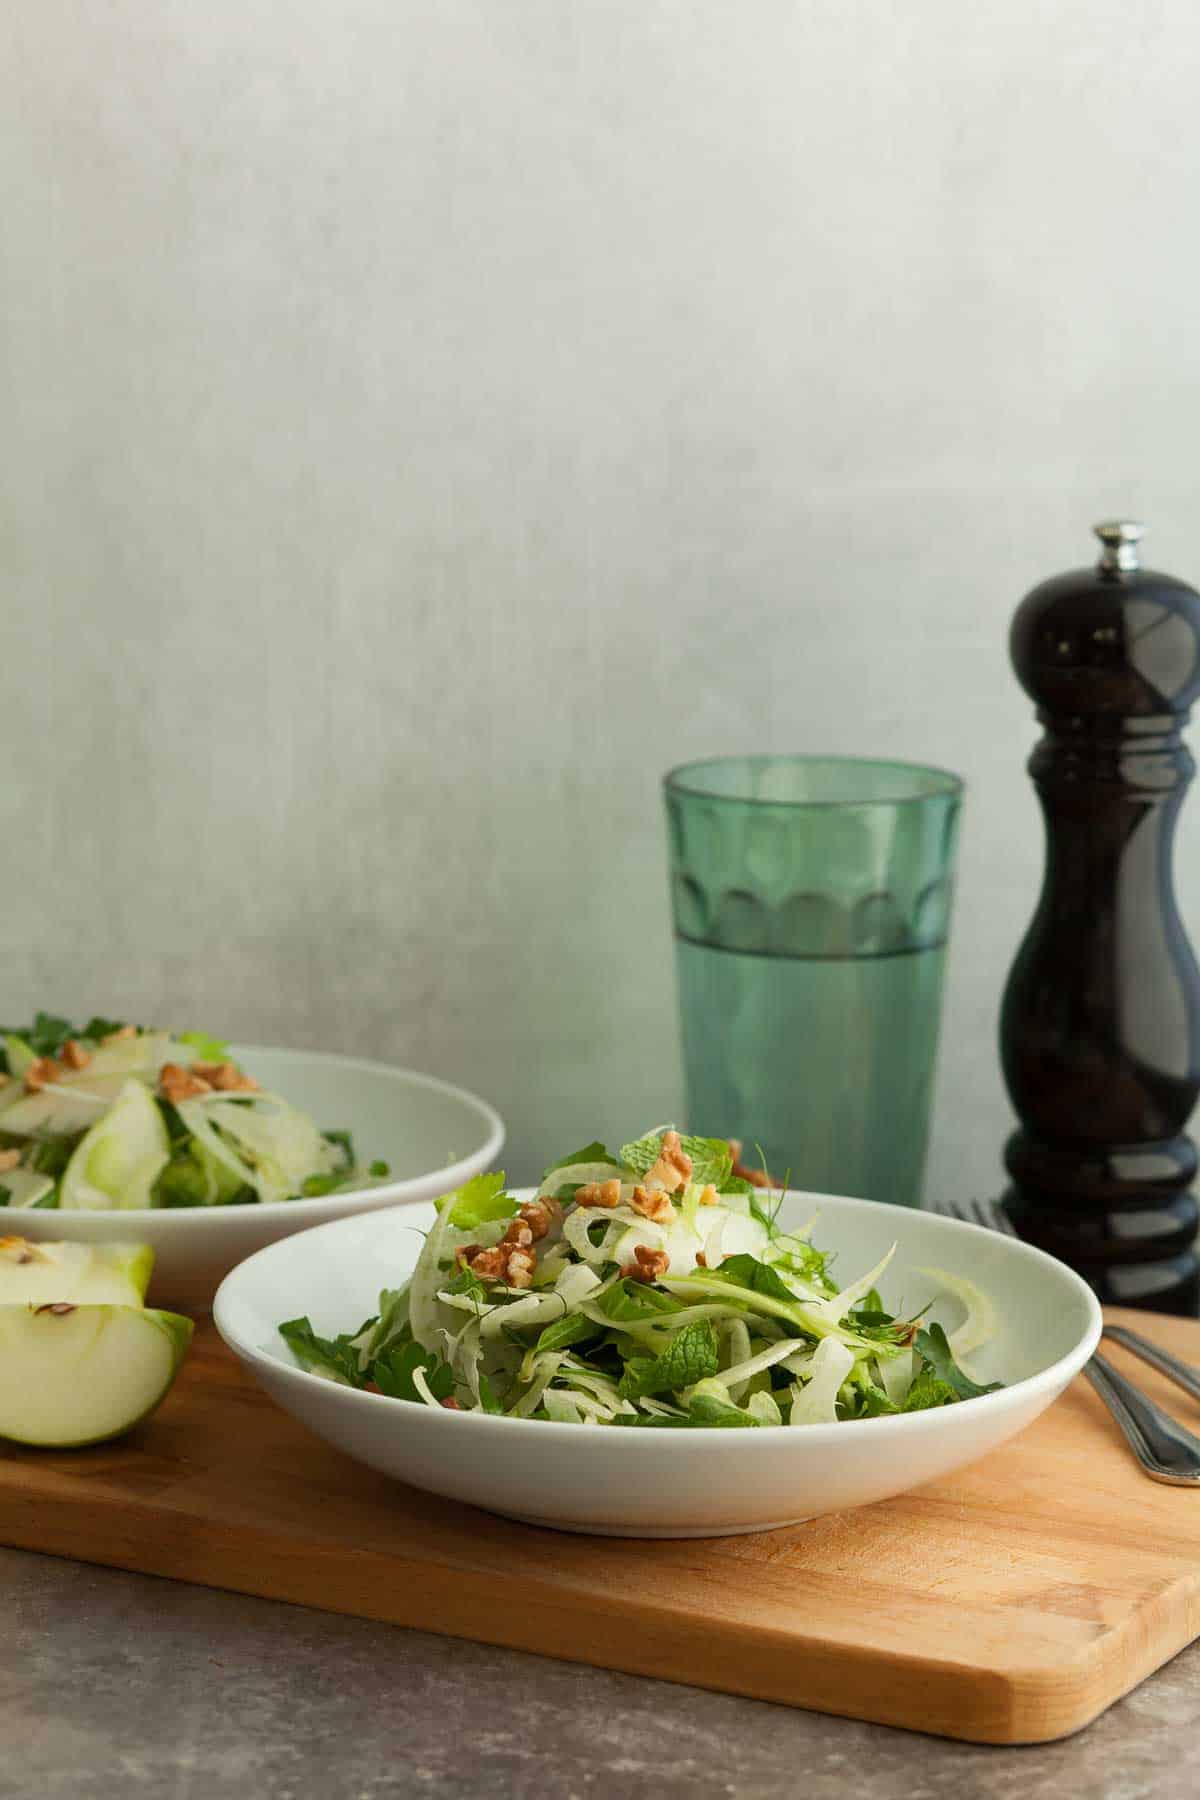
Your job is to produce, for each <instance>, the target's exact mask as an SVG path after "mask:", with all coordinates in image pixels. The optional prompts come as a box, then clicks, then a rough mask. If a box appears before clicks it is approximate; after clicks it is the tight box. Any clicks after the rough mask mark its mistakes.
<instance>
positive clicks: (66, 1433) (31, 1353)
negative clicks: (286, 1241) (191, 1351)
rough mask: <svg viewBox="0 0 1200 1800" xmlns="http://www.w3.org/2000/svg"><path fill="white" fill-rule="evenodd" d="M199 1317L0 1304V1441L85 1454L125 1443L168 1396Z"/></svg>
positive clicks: (134, 1310) (126, 1309) (123, 1309)
mask: <svg viewBox="0 0 1200 1800" xmlns="http://www.w3.org/2000/svg"><path fill="white" fill-rule="evenodd" d="M191 1336H192V1321H191V1320H190V1319H184V1318H180V1317H179V1315H178V1314H177V1313H166V1312H153V1311H146V1310H144V1309H143V1308H142V1307H140V1306H89V1305H83V1306H72V1305H70V1304H69V1303H68V1302H62V1301H60V1302H57V1303H55V1304H50V1305H43V1306H0V1437H7V1438H12V1439H13V1440H14V1441H15V1442H17V1443H18V1444H30V1445H34V1446H37V1447H40V1448H54V1449H77V1448H81V1447H82V1446H83V1445H85V1444H101V1443H104V1442H106V1441H107V1440H108V1439H109V1438H114V1437H120V1436H121V1435H122V1434H123V1433H124V1432H126V1431H130V1430H132V1428H133V1427H134V1426H135V1425H137V1424H140V1422H141V1421H142V1420H143V1419H144V1418H146V1417H147V1416H148V1415H149V1414H150V1413H152V1412H153V1411H154V1409H155V1407H156V1406H157V1405H158V1404H159V1402H160V1401H161V1400H163V1399H165V1397H166V1395H167V1394H168V1392H169V1391H170V1388H171V1384H172V1382H173V1381H174V1380H175V1377H176V1375H177V1374H178V1372H179V1367H180V1364H181V1363H182V1362H183V1359H184V1356H185V1354H186V1352H187V1347H188V1344H189V1343H190V1342H191Z"/></svg>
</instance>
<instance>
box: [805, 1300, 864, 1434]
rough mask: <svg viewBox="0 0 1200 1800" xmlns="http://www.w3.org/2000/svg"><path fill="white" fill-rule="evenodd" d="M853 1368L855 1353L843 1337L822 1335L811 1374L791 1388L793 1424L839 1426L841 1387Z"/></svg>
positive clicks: (814, 1356)
mask: <svg viewBox="0 0 1200 1800" xmlns="http://www.w3.org/2000/svg"><path fill="white" fill-rule="evenodd" d="M863 1291H864V1292H865V1291H866V1290H865V1289H864V1290H863ZM853 1367H854V1352H853V1350H851V1349H850V1347H849V1345H848V1344H843V1343H842V1341H841V1339H840V1338H833V1337H826V1338H822V1339H821V1341H820V1343H819V1344H818V1345H817V1348H816V1351H815V1353H814V1355H813V1360H812V1375H811V1377H810V1378H809V1380H808V1381H807V1382H806V1384H805V1385H804V1387H802V1388H800V1387H794V1388H793V1390H792V1417H791V1423H792V1424H793V1425H836V1424H837V1397H838V1390H839V1389H840V1387H841V1385H842V1383H843V1381H845V1379H846V1377H847V1375H848V1374H849V1373H850V1371H851V1369H852V1368H853Z"/></svg>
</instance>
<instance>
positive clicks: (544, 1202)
mask: <svg viewBox="0 0 1200 1800" xmlns="http://www.w3.org/2000/svg"><path fill="white" fill-rule="evenodd" d="M517 1217H518V1218H519V1219H522V1220H523V1221H524V1223H525V1224H526V1225H528V1227H529V1234H530V1237H531V1238H532V1239H533V1241H534V1243H536V1242H537V1241H538V1239H539V1238H544V1237H545V1236H546V1234H547V1233H548V1231H549V1230H550V1227H551V1226H552V1225H554V1224H556V1223H557V1222H558V1220H559V1219H561V1217H562V1207H561V1206H560V1205H559V1204H558V1201H557V1200H551V1199H550V1198H549V1196H548V1195H543V1196H542V1198H541V1199H540V1200H526V1202H525V1204H524V1205H523V1206H519V1207H518V1208H517Z"/></svg>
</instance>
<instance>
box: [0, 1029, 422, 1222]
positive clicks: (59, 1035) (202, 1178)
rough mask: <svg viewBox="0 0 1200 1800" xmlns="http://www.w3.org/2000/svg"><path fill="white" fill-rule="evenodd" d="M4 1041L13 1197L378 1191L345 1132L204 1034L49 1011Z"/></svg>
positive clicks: (139, 1198)
mask: <svg viewBox="0 0 1200 1800" xmlns="http://www.w3.org/2000/svg"><path fill="white" fill-rule="evenodd" d="M0 1041H2V1048H0V1206H3V1207H9V1208H14V1209H21V1208H46V1207H62V1208H64V1209H66V1208H70V1209H81V1210H84V1211H92V1212H97V1211H113V1210H116V1211H126V1210H132V1209H135V1208H136V1209H140V1208H144V1207H174V1206H230V1205H241V1204H245V1203H253V1202H258V1201H272V1200H295V1199H306V1198H312V1197H314V1196H316V1195H319V1194H335V1193H339V1192H341V1191H343V1190H349V1189H353V1188H363V1187H370V1186H372V1185H373V1184H375V1183H377V1182H379V1181H382V1180H383V1179H384V1178H385V1177H386V1176H387V1174H388V1167H387V1164H386V1163H382V1162H373V1163H371V1164H370V1165H369V1167H367V1168H359V1167H358V1166H357V1165H356V1162H355V1155H354V1145H353V1143H352V1141H351V1138H350V1134H349V1133H348V1132H345V1131H322V1130H321V1129H320V1128H319V1127H318V1126H317V1125H315V1124H314V1123H313V1121H312V1120H311V1119H310V1118H309V1117H308V1115H307V1114H306V1113H303V1112H301V1111H300V1110H299V1109H298V1108H297V1107H295V1106H292V1105H290V1104H289V1102H288V1101H286V1100H285V1099H284V1098H283V1097H282V1095H280V1094H269V1093H265V1092H264V1091H263V1090H262V1088H260V1086H259V1084H258V1082H257V1081H255V1079H254V1078H253V1076H251V1075H248V1074H247V1073H246V1071H245V1070H244V1069H243V1068H241V1066H240V1065H239V1064H238V1063H237V1062H236V1061H235V1060H234V1059H233V1058H232V1057H231V1056H230V1054H229V1046H228V1045H227V1044H226V1043H224V1042H223V1041H222V1040H221V1039H219V1038H212V1037H208V1036H207V1035H206V1034H205V1033H203V1032H199V1031H185V1032H181V1033H180V1034H179V1035H178V1036H177V1037H173V1036H172V1035H171V1033H170V1032H167V1031H153V1030H149V1029H146V1028H143V1027H142V1026H138V1025H128V1024H124V1023H122V1022H121V1021H120V1020H116V1019H101V1018H94V1019H89V1020H88V1022H87V1024H85V1025H80V1026H78V1027H76V1026H73V1025H71V1024H70V1022H69V1021H68V1020H66V1019H60V1018H56V1017H55V1016H54V1015H53V1014H50V1013H44V1012H40V1013H38V1015H37V1017H36V1018H35V1019H34V1022H33V1024H32V1025H30V1026H26V1027H23V1028H22V1029H20V1030H7V1031H4V1032H3V1035H2V1040H0Z"/></svg>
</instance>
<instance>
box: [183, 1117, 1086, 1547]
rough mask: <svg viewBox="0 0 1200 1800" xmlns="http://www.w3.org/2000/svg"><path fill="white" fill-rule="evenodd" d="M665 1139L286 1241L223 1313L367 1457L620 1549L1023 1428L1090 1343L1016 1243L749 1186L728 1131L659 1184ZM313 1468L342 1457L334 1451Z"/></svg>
mask: <svg viewBox="0 0 1200 1800" xmlns="http://www.w3.org/2000/svg"><path fill="white" fill-rule="evenodd" d="M648 1140H653V1141H648ZM709 1152H711V1155H712V1156H713V1157H714V1158H715V1167H714V1166H713V1165H710V1166H708V1168H707V1169H706V1167H705V1155H706V1154H707V1153H709ZM673 1153H676V1151H675V1146H674V1144H673V1143H671V1142H669V1141H667V1139H666V1136H665V1133H663V1132H655V1133H649V1134H647V1138H644V1139H641V1140H635V1141H634V1143H633V1144H631V1145H626V1146H624V1147H623V1148H617V1149H615V1150H612V1151H610V1150H608V1149H603V1148H601V1149H600V1150H598V1151H597V1150H596V1149H595V1147H593V1146H589V1147H588V1152H587V1155H586V1156H584V1157H580V1156H579V1154H578V1153H575V1154H574V1155H573V1156H572V1158H571V1159H570V1160H569V1161H568V1163H567V1165H566V1167H564V1168H559V1169H552V1170H551V1171H550V1172H549V1173H548V1175H547V1176H546V1177H545V1179H544V1180H543V1181H542V1182H541V1183H540V1185H539V1187H538V1188H536V1189H530V1188H526V1189H518V1190H517V1191H515V1192H511V1193H510V1192H508V1191H507V1190H506V1188H505V1186H504V1183H503V1180H502V1179H499V1178H498V1177H497V1176H495V1175H492V1176H489V1177H484V1178H483V1179H482V1180H478V1181H462V1180H460V1181H458V1182H456V1183H451V1182H446V1183H445V1184H444V1186H445V1188H452V1190H453V1191H452V1196H451V1198H450V1199H449V1201H448V1202H446V1201H443V1202H441V1203H440V1204H427V1205H424V1206H421V1207H414V1208H412V1209H405V1210H397V1209H392V1210H389V1211H386V1212H376V1213H372V1214H370V1215H368V1216H363V1217H359V1218H349V1219H340V1220H338V1221H337V1222H336V1223H334V1224H328V1225H323V1226H321V1227H320V1228H319V1229H317V1230H315V1231H302V1232H300V1233H298V1234H297V1235H295V1236H293V1237H289V1238H287V1239H285V1240H284V1241H282V1242H279V1243H273V1244H270V1245H269V1246H268V1247H267V1248H266V1249H264V1250H261V1251H260V1252H259V1253H258V1254H257V1255H256V1256H251V1257H249V1258H247V1260H246V1261H245V1262H243V1263H241V1264H240V1265H239V1267H237V1268H236V1269H234V1270H233V1271H232V1272H231V1273H230V1274H229V1275H228V1276H226V1278H225V1280H224V1281H223V1282H222V1284H221V1287H220V1290H219V1292H218V1294H217V1297H216V1300H215V1302H214V1305H213V1317H214V1321H215V1323H216V1326H217V1329H218V1330H219V1331H220V1333H221V1335H222V1336H223V1337H224V1339H225V1341H226V1343H228V1344H229V1346H230V1348H231V1349H232V1350H233V1351H234V1352H235V1353H236V1354H237V1356H239V1357H240V1358H241V1360H242V1361H243V1363H244V1364H245V1365H246V1367H247V1368H248V1369H249V1370H250V1371H251V1372H252V1373H253V1375H254V1377H255V1379H256V1380H257V1381H258V1382H260V1383H261V1385H262V1386H263V1387H264V1388H265V1389H266V1391H267V1392H268V1393H269V1394H270V1395H271V1396H272V1397H273V1398H274V1399H275V1400H276V1401H278V1403H279V1404H280V1405H281V1406H283V1407H285V1408H286V1409H287V1410H288V1411H289V1412H290V1413H292V1414H293V1415H294V1416H295V1417H296V1418H297V1419H298V1420H300V1421H301V1422H302V1423H303V1425H304V1426H305V1427H306V1428H307V1429H308V1430H310V1431H313V1432H315V1433H316V1434H317V1435H318V1436H320V1437H323V1438H324V1439H325V1440H326V1441H327V1442H328V1443H329V1444H331V1445H333V1446H335V1447H336V1448H337V1449H338V1450H341V1451H343V1452H345V1453H346V1454H348V1455H349V1456H351V1457H355V1458H357V1459H358V1460H359V1461H361V1462H364V1463H366V1464H368V1465H369V1466H370V1467H372V1468H374V1469H378V1470H381V1471H383V1472H384V1473H385V1474H387V1475H389V1476H392V1477H394V1478H395V1479H397V1480H400V1481H406V1482H410V1483H412V1484H413V1485H415V1486H417V1487H421V1488H426V1489H428V1490H430V1491H431V1492H433V1493H435V1494H439V1495H442V1496H444V1497H445V1498H447V1499H450V1500H459V1501H467V1502H470V1503H471V1504H473V1505H475V1506H482V1507H487V1508H489V1509H490V1510H491V1511H493V1512H499V1513H507V1514H509V1515H510V1516H512V1517H515V1518H519V1519H524V1520H527V1521H529V1522H531V1523H535V1524H540V1525H555V1526H558V1527H561V1528H565V1529H568V1530H572V1531H595V1532H613V1533H620V1534H627V1535H631V1536H638V1537H641V1536H648V1537H680V1536H683V1537H686V1536H692V1535H709V1534H712V1533H722V1532H729V1531H750V1530H763V1529H766V1528H768V1527H770V1526H773V1525H778V1524H781V1523H786V1522H791V1521H795V1520H798V1519H806V1518H813V1517H815V1516H816V1515H818V1514H821V1513H829V1512H838V1511H841V1510H842V1509H843V1508H845V1507H850V1506H860V1505H863V1504H866V1503H869V1502H875V1501H886V1500H887V1499H888V1498H889V1496H893V1495H897V1494H900V1493H902V1492H904V1491H905V1490H906V1489H908V1488H912V1487H916V1486H917V1485H919V1484H920V1483H922V1482H926V1481H930V1480H932V1479H933V1478H934V1477H935V1476H938V1475H940V1474H944V1473H945V1472H946V1471H947V1470H950V1469H954V1468H957V1467H960V1466H961V1465H963V1464H965V1463H968V1462H971V1461H973V1460H974V1459H975V1458H976V1457H978V1456H981V1455H983V1454H984V1453H985V1452H987V1451H989V1450H992V1449H994V1448H996V1446H997V1445H999V1444H1002V1443H1003V1442H1004V1441H1005V1440H1006V1439H1007V1438H1010V1437H1012V1436H1013V1434H1014V1433H1015V1432H1017V1431H1020V1430H1021V1429H1022V1428H1023V1427H1024V1426H1026V1425H1027V1424H1029V1423H1030V1421H1031V1420H1033V1419H1035V1418H1036V1417H1037V1415H1038V1414H1039V1413H1040V1412H1042V1411H1043V1410H1044V1408H1045V1407H1047V1406H1049V1405H1050V1403H1051V1402H1052V1401H1053V1400H1054V1399H1055V1398H1056V1397H1057V1396H1058V1394H1060V1393H1061V1392H1062V1390H1063V1388H1064V1387H1065V1386H1066V1384H1067V1383H1068V1382H1069V1381H1070V1379H1071V1377H1072V1376H1073V1375H1074V1374H1076V1373H1077V1371H1078V1370H1079V1369H1080V1367H1081V1366H1082V1364H1083V1363H1084V1362H1085V1361H1086V1359H1087V1357H1088V1356H1089V1355H1090V1354H1091V1351H1092V1350H1093V1349H1094V1348H1095V1345H1096V1341H1097V1338H1098V1336H1099V1331H1100V1309H1099V1306H1098V1304H1097V1302H1096V1298H1095V1295H1094V1294H1092V1292H1091V1291H1090V1289H1089V1288H1088V1287H1087V1286H1086V1284H1085V1283H1084V1282H1083V1281H1081V1280H1080V1278H1079V1277H1078V1276H1077V1275H1075V1274H1074V1273H1073V1272H1072V1271H1071V1270H1070V1269H1067V1268H1064V1266H1063V1265H1062V1264H1061V1263H1058V1262H1055V1260H1054V1259H1053V1257H1049V1256H1046V1255H1044V1254H1043V1253H1042V1252H1041V1251H1040V1250H1036V1249H1034V1248H1033V1246H1032V1245H1029V1244H1024V1243H1021V1242H1020V1240H1019V1239H1016V1238H1013V1237H1009V1236H1008V1235H1007V1234H1006V1233H1002V1232H996V1231H985V1230H982V1229H981V1228H980V1227H979V1226H975V1225H966V1224H963V1223H961V1222H960V1221H958V1220H957V1219H947V1218H942V1217H940V1216H938V1215H937V1214H934V1213H923V1212H915V1211H912V1210H910V1209H909V1208H906V1207H898V1206H887V1205H884V1204H881V1203H879V1202H877V1201H873V1200H854V1199H847V1198H845V1197H843V1196H839V1195H833V1194H803V1193H794V1192H785V1193H784V1194H782V1195H780V1194H778V1193H777V1192H774V1191H772V1190H770V1189H767V1188H759V1187H753V1191H749V1192H748V1191H747V1187H750V1186H751V1185H752V1184H750V1183H749V1182H747V1183H746V1186H743V1185H742V1180H744V1179H745V1178H744V1177H743V1178H742V1180H739V1178H738V1177H737V1176H735V1175H734V1174H733V1173H732V1171H731V1172H730V1173H729V1174H728V1175H726V1174H724V1173H723V1172H722V1171H723V1169H724V1163H725V1155H726V1146H724V1145H721V1144H715V1145H710V1146H707V1147H706V1149H701V1148H700V1147H699V1146H697V1145H695V1144H689V1141H688V1139H686V1138H681V1140H680V1143H679V1146H678V1154H679V1155H680V1158H681V1160H682V1158H683V1157H690V1158H691V1162H692V1167H691V1170H690V1171H688V1172H687V1175H686V1179H684V1180H683V1181H682V1182H681V1183H680V1184H679V1185H678V1186H674V1187H670V1188H666V1187H659V1186H657V1185H656V1182H657V1179H658V1178H656V1177H654V1176H653V1175H652V1171H653V1170H654V1168H655V1165H656V1164H657V1163H658V1162H659V1161H660V1159H662V1158H663V1157H664V1154H665V1156H666V1159H667V1161H668V1162H669V1163H670V1162H671V1161H672V1157H673ZM581 1164H582V1166H581ZM485 1166H491V1165H485ZM675 1172H676V1173H677V1174H680V1175H684V1173H685V1172H684V1169H683V1168H682V1167H680V1166H678V1165H676V1169H675ZM706 1173H707V1174H708V1175H715V1176H716V1178H715V1179H713V1180H711V1181H705V1180H703V1179H701V1178H702V1177H703V1176H704V1175H705V1174H706ZM660 1175H662V1176H664V1177H665V1180H666V1181H667V1182H670V1179H671V1178H670V1176H667V1175H665V1172H664V1171H660ZM610 1182H616V1183H617V1192H616V1193H615V1194H614V1193H613V1191H612V1189H611V1188H608V1187H607V1184H608V1183H610ZM710 1186H711V1187H712V1188H713V1189H714V1190H715V1191H716V1199H715V1200H713V1198H712V1197H711V1196H708V1197H706V1195H705V1189H706V1188H707V1187H710ZM638 1188H640V1189H642V1190H643V1192H644V1195H645V1199H643V1200H642V1201H641V1203H640V1204H635V1199H636V1198H637V1196H636V1193H635V1190H637V1189H638ZM606 1189H607V1191H604V1190H606ZM443 1191H444V1189H443ZM656 1196H657V1197H656ZM664 1196H665V1198H664ZM610 1201H611V1204H610ZM667 1202H669V1206H670V1211H668V1208H667ZM646 1206H649V1207H650V1208H651V1210H652V1211H654V1212H656V1213H657V1214H658V1215H659V1216H658V1217H657V1218H652V1217H651V1216H650V1215H649V1213H648V1212H646V1211H645V1210H643V1208H645V1207H646ZM234 1210H239V1209H234ZM240 1210H243V1211H244V1212H245V1213H247V1214H249V1213H252V1212H253V1210H254V1209H253V1208H245V1209H240ZM277 1210H279V1211H282V1212H286V1211H287V1209H286V1208H280V1209H277ZM814 1215H815V1216H816V1221H817V1222H816V1226H815V1228H814V1227H813V1226H812V1221H813V1218H814ZM187 1216H189V1215H186V1214H183V1215H180V1217H181V1218H183V1217H187ZM526 1232H527V1233H528V1240H529V1241H528V1242H526V1241H525V1234H526ZM897 1243H898V1244H899V1248H898V1249H895V1248H894V1246H896V1245H897ZM639 1250H640V1251H641V1252H642V1254H641V1255H640V1256H639V1254H638V1252H639ZM662 1257H665V1258H666V1266H665V1267H663V1266H661V1264H660V1262H659V1259H660V1258H662ZM701 1259H703V1260H701ZM385 1283H386V1286H385V1288H384V1292H383V1294H382V1296H381V1295H380V1287H381V1284H385ZM777 1283H778V1287H777V1286H776V1284H777ZM368 1314H369V1315H370V1316H369V1317H368V1316H367V1315H368ZM281 1321H285V1322H286V1323H285V1325H284V1331H283V1333H282V1334H281V1332H280V1323H281ZM697 1327H700V1329H699V1330H697V1329H696V1328H697ZM989 1332H990V1333H991V1336H990V1338H987V1334H988V1333H989ZM743 1334H744V1335H743ZM985 1338H986V1339H987V1341H984V1340H985ZM714 1363H715V1368H714ZM839 1365H841V1367H840V1368H839ZM710 1370H712V1371H713V1372H712V1373H709V1372H708V1371H710ZM622 1389H623V1390H624V1391H622ZM728 1427H733V1429H728ZM798 1427H799V1429H798ZM328 1479H329V1481H330V1482H331V1483H349V1482H351V1481H352V1480H353V1474H352V1471H350V1470H348V1469H347V1468H346V1467H345V1466H344V1465H342V1464H340V1463H338V1462H337V1461H335V1460H331V1462H330V1466H329V1472H328Z"/></svg>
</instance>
